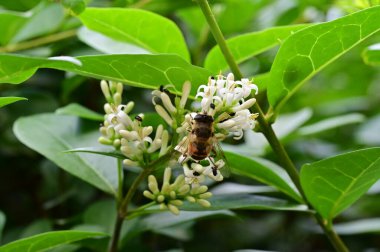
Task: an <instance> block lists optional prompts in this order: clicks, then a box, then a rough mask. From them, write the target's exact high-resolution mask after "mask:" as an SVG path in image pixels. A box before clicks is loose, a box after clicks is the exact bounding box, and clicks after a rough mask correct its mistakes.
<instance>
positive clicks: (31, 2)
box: [0, 0, 41, 11]
mask: <svg viewBox="0 0 380 252" xmlns="http://www.w3.org/2000/svg"><path fill="white" fill-rule="evenodd" d="M40 1H41V0H12V1H9V0H0V6H3V7H4V8H5V9H8V10H14V11H26V10H30V9H31V8H33V7H34V6H35V5H37V4H38V3H39V2H40Z"/></svg>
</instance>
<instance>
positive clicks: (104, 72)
mask: <svg viewBox="0 0 380 252" xmlns="http://www.w3.org/2000/svg"><path fill="white" fill-rule="evenodd" d="M38 68H55V69H60V70H64V71H70V72H74V73H77V74H80V75H84V76H88V77H93V78H97V79H106V80H113V81H120V82H123V83H126V84H128V85H130V86H135V87H141V88H150V89H157V88H159V87H160V85H167V84H172V85H174V86H175V88H176V89H177V90H179V91H181V90H182V84H183V83H184V82H185V81H186V80H189V81H190V82H191V83H192V94H193V95H195V93H196V90H197V87H198V86H199V85H200V84H204V83H206V82H207V79H208V77H209V76H210V75H211V73H210V72H209V71H207V70H206V69H203V68H200V67H196V66H193V65H191V64H189V63H187V62H186V61H185V60H183V59H182V58H181V57H179V56H176V55H169V54H160V55H96V56H82V57H77V58H71V57H54V58H49V59H44V58H35V57H26V56H20V55H0V83H11V84H19V83H21V82H23V81H25V80H27V79H28V78H30V77H31V76H32V75H33V74H34V73H35V72H36V70H37V69H38Z"/></svg>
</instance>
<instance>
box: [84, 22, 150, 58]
mask: <svg viewBox="0 0 380 252" xmlns="http://www.w3.org/2000/svg"><path fill="white" fill-rule="evenodd" d="M78 37H79V39H80V40H81V41H82V42H84V43H86V44H87V45H89V46H91V47H92V48H94V49H96V50H97V51H99V52H102V53H105V54H150V53H149V51H147V50H145V49H143V48H141V47H138V46H135V45H133V44H131V43H126V42H121V41H117V40H114V39H112V38H110V37H107V36H105V35H103V34H101V33H98V32H95V31H92V30H89V29H87V28H86V27H84V26H83V27H81V28H80V29H79V30H78Z"/></svg>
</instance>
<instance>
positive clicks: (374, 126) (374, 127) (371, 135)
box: [355, 115, 380, 146]
mask: <svg viewBox="0 0 380 252" xmlns="http://www.w3.org/2000/svg"><path fill="white" fill-rule="evenodd" d="M379 129H380V115H377V116H375V117H373V118H371V119H369V120H368V121H366V122H365V123H363V124H362V125H360V127H359V129H358V131H357V132H356V134H355V138H356V141H357V142H358V143H360V144H365V145H368V146H378V145H380V134H379Z"/></svg>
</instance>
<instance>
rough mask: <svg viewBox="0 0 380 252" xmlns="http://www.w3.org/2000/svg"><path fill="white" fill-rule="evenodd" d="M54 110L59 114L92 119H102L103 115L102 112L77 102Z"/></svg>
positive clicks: (100, 120)
mask: <svg viewBox="0 0 380 252" xmlns="http://www.w3.org/2000/svg"><path fill="white" fill-rule="evenodd" d="M55 112H56V113H57V114H60V115H75V116H78V117H81V118H85V119H89V120H93V121H99V122H103V121H104V116H103V115H102V114H99V113H97V112H95V111H92V110H90V109H88V108H86V107H83V106H82V105H80V104H77V103H71V104H69V105H67V106H65V107H62V108H59V109H57V110H56V111H55Z"/></svg>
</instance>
